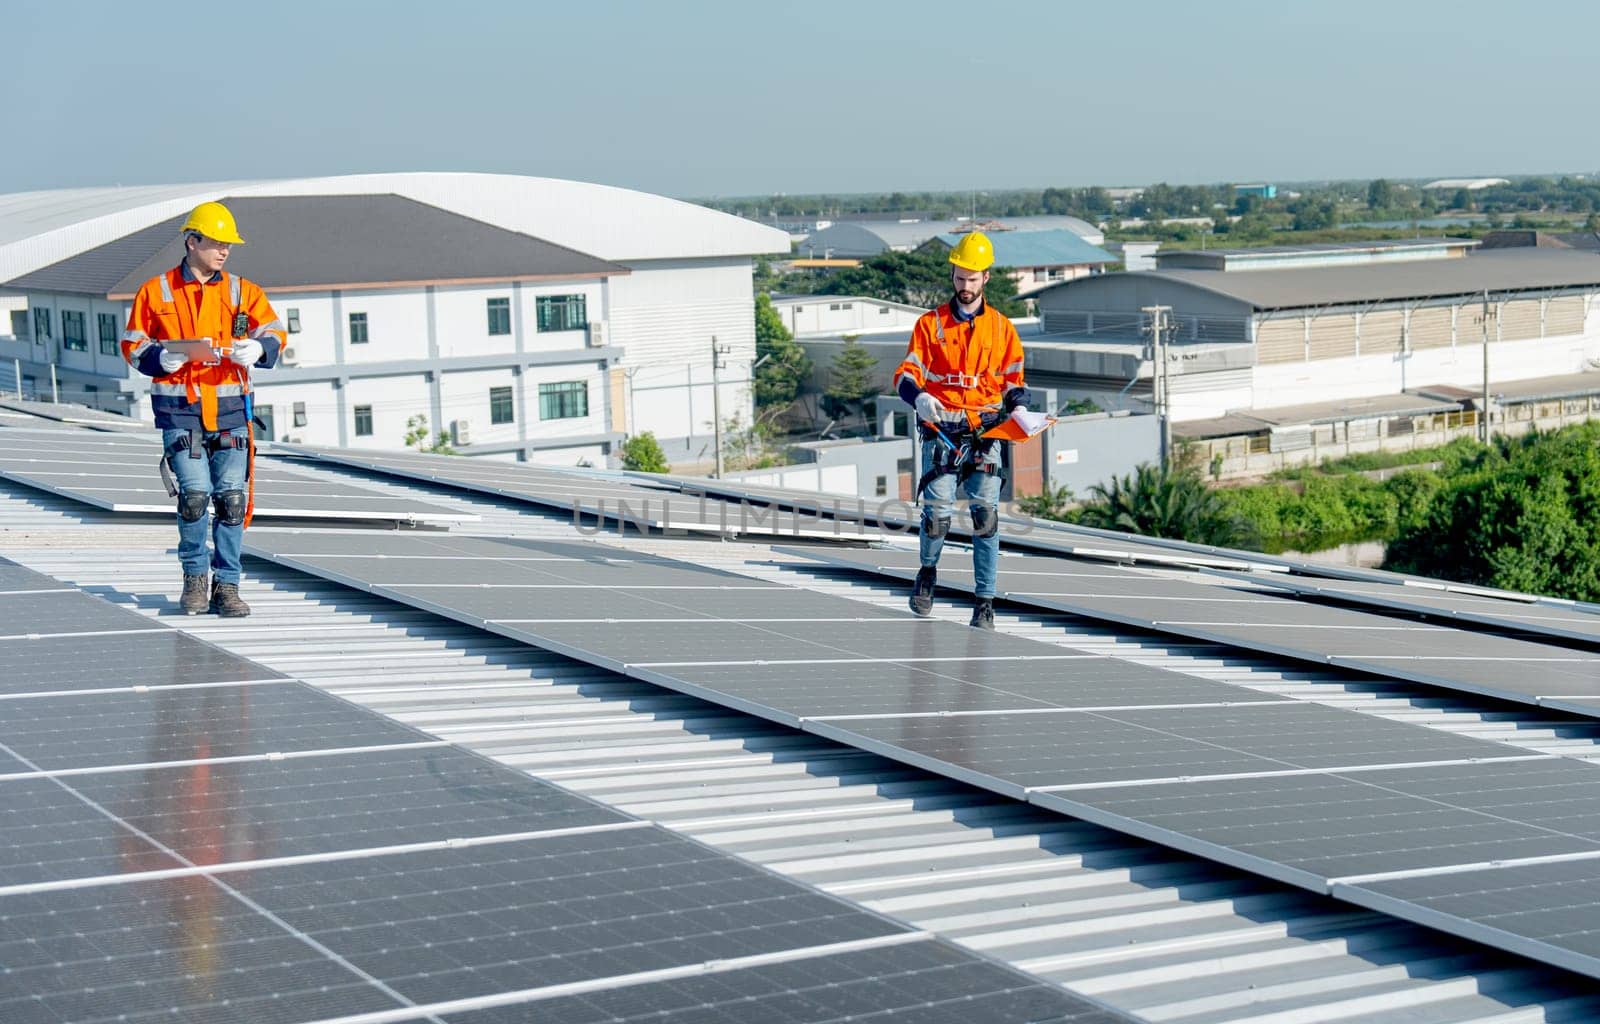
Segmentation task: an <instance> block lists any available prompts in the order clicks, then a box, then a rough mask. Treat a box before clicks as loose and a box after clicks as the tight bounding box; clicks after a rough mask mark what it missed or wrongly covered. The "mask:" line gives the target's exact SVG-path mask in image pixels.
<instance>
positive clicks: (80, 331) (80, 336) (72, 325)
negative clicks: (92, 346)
mask: <svg viewBox="0 0 1600 1024" xmlns="http://www.w3.org/2000/svg"><path fill="white" fill-rule="evenodd" d="M61 347H62V348H64V349H66V350H67V351H68V352H87V351H89V334H88V332H87V331H85V330H84V327H83V314H82V313H79V312H77V311H75V310H70V309H64V310H62V311H61Z"/></svg>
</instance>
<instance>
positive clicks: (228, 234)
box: [183, 203, 244, 245]
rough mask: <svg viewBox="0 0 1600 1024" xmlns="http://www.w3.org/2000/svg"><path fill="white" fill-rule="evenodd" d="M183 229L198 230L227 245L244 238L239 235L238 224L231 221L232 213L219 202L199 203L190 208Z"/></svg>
mask: <svg viewBox="0 0 1600 1024" xmlns="http://www.w3.org/2000/svg"><path fill="white" fill-rule="evenodd" d="M183 231H184V232H185V233H187V232H190V231H198V232H200V233H201V234H202V235H205V236H206V237H207V238H211V239H215V240H216V241H218V242H227V243H228V244H229V245H243V244H244V239H242V238H240V237H239V225H237V224H235V223H234V222H233V213H232V212H231V211H230V210H229V209H228V208H227V207H226V206H223V205H222V204H221V203H201V204H200V205H199V206H196V207H195V208H194V209H192V210H190V211H189V219H188V220H186V221H184V222H183Z"/></svg>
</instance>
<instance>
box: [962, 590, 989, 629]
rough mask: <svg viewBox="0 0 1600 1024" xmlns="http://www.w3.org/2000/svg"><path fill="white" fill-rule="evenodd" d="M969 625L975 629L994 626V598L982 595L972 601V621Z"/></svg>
mask: <svg viewBox="0 0 1600 1024" xmlns="http://www.w3.org/2000/svg"><path fill="white" fill-rule="evenodd" d="M967 625H969V626H971V627H973V628H974V629H993V628H994V598H992V597H980V598H978V599H977V600H976V601H974V602H973V603H972V621H971V622H969V623H967Z"/></svg>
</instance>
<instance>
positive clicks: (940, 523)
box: [922, 511, 950, 537]
mask: <svg viewBox="0 0 1600 1024" xmlns="http://www.w3.org/2000/svg"><path fill="white" fill-rule="evenodd" d="M922 532H923V534H924V535H925V536H928V537H943V536H944V535H945V534H947V533H949V532H950V520H948V519H946V518H944V517H943V516H936V515H934V514H933V513H932V512H928V511H924V512H923V513H922Z"/></svg>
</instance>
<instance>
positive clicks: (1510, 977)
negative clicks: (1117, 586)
mask: <svg viewBox="0 0 1600 1024" xmlns="http://www.w3.org/2000/svg"><path fill="white" fill-rule="evenodd" d="M316 471H318V472H326V473H329V474H330V475H332V476H352V475H360V474H351V473H347V472H345V471H334V470H327V469H320V468H319V469H317V470H316ZM363 479H367V478H366V477H363ZM383 486H386V487H389V488H392V489H393V490H394V491H395V492H397V493H413V494H417V495H431V494H437V493H438V489H436V488H432V487H423V486H411V485H407V484H398V483H393V482H390V483H387V484H384V485H383ZM454 498H455V500H457V501H458V502H460V503H461V504H464V505H470V506H471V507H472V510H473V511H477V512H480V513H483V514H485V517H486V518H485V522H484V523H482V524H479V525H478V526H477V527H476V528H475V529H473V530H472V531H471V532H496V533H502V534H513V535H525V536H527V535H531V536H548V537H558V536H559V537H568V538H570V537H572V536H573V529H572V526H571V523H570V520H569V519H567V518H565V517H560V516H556V515H543V514H537V513H532V514H530V513H529V512H527V511H526V510H522V509H517V508H511V507H507V506H502V505H499V504H498V503H496V502H492V501H488V500H480V499H476V498H470V497H467V498H464V497H463V496H461V495H454ZM171 533H172V529H171V527H170V526H130V525H124V523H123V521H121V520H119V519H117V518H116V517H109V516H102V515H98V514H94V513H80V512H79V511H78V510H77V509H75V508H74V507H72V506H71V505H69V504H68V503H66V502H62V501H59V500H57V499H51V498H48V497H42V496H37V495H36V494H34V493H33V492H28V491H27V490H26V489H24V488H19V487H15V486H13V485H9V484H0V549H3V550H4V551H5V553H6V554H7V555H10V556H15V557H17V558H19V560H21V561H23V562H24V563H26V564H29V565H31V566H32V567H34V568H37V569H40V570H42V571H46V572H50V573H52V574H54V575H58V576H60V577H61V578H63V579H67V580H70V581H72V582H75V583H78V584H80V585H85V586H90V587H92V588H93V589H94V590H95V592H96V593H100V594H102V595H104V596H107V597H109V598H111V599H112V600H116V601H119V602H121V603H124V604H126V605H128V606H130V607H137V608H140V609H142V610H144V611H145V612H146V613H147V614H155V612H156V610H157V609H159V608H161V607H163V606H164V605H165V604H166V602H168V601H170V599H171V594H172V591H173V589H174V586H173V581H174V577H175V575H176V571H177V570H176V567H175V566H174V564H173V562H174V559H173V556H172V554H171V552H170V545H171V543H172V540H173V538H172V537H171ZM609 542H611V543H616V544H620V545H622V546H625V547H628V548H637V549H648V550H650V551H653V552H657V553H660V554H666V555H671V556H675V557H680V558H683V557H691V558H694V559H696V560H699V561H702V562H705V563H707V564H716V565H719V566H721V567H725V568H732V569H735V570H736V571H741V572H745V573H749V574H752V575H756V576H760V577H764V578H778V579H782V580H784V581H785V582H788V583H795V584H800V585H804V586H807V587H811V588H814V589H818V590H823V591H827V592H830V593H835V594H841V595H846V596H851V597H855V598H858V599H861V600H866V601H872V602H881V603H887V604H893V605H895V606H898V605H899V603H900V602H901V601H902V600H903V595H901V594H900V593H899V592H898V591H897V590H895V589H894V588H891V587H889V586H887V585H885V584H883V583H880V582H877V581H871V580H865V579H862V578H859V577H855V576H851V575H848V574H839V573H834V572H831V571H829V570H826V569H821V568H814V567H806V568H797V567H795V566H792V565H788V564H784V563H782V562H781V561H774V559H773V556H772V553H771V552H770V551H769V550H768V549H766V548H763V547H760V546H756V545H747V544H734V543H706V542H696V541H690V540H659V539H644V538H639V537H637V536H636V535H634V534H631V533H630V534H627V535H624V536H621V537H615V536H613V537H610V538H609ZM248 570H249V579H248V582H247V586H246V590H247V597H248V598H249V599H250V600H251V601H252V602H253V603H254V605H255V609H256V614H255V615H254V616H252V617H251V618H250V619H246V620H223V619H215V618H210V617H201V618H195V619H175V620H173V621H174V622H175V624H177V625H178V626H179V627H180V628H184V629H186V630H189V631H191V632H194V633H195V634H196V635H199V636H202V637H204V638H206V639H208V640H211V641H213V642H216V643H219V644H221V645H223V646H225V647H227V648H229V649H231V650H234V651H236V652H238V653H240V654H243V655H246V656H249V657H253V658H256V659H258V660H260V661H262V662H264V663H266V664H269V665H271V666H272V667H275V668H278V669H280V670H282V671H285V672H289V673H291V674H293V675H296V676H299V677H300V678H303V679H305V680H306V681H308V682H310V683H312V684H313V685H317V686H321V687H323V688H325V689H327V690H329V691H330V692H333V693H336V694H339V695H341V696H343V697H346V698H348V699H351V700H354V701H357V702H359V703H362V704H365V705H367V706H370V707H373V708H375V709H377V710H379V711H382V712H384V713H387V714H390V715H392V716H394V717H396V718H399V719H401V720H404V721H407V722H409V723H411V724H413V725H415V726H417V727H419V728H422V729H424V730H425V731H428V732H431V733H433V734H435V735H438V736H441V737H443V738H446V739H450V740H452V741H454V742H457V743H460V744H462V745H465V746H469V747H472V748H474V749H477V750H480V751H482V752H484V753H486V754H488V755H489V756H492V757H495V758H497V759H499V760H501V761H503V762H505V763H507V764H511V765H514V766H517V767H520V768H522V769H523V770H526V771H530V772H532V773H534V774H536V775H539V776H541V777H546V778H550V779H553V780H556V781H559V782H560V783H562V784H563V785H566V786H569V787H571V788H573V789H575V790H578V791H580V792H583V793H585V794H587V795H590V796H593V797H596V798H598V799H601V800H603V801H606V802H608V803H611V804H613V805H615V806H618V807H622V808H625V809H627V810H630V811H632V812H634V813H637V814H641V815H643V816H645V817H648V818H650V819H652V820H655V821H659V822H661V823H662V824H664V825H666V826H667V827H670V828H675V829H678V830H680V831H682V832H685V833H687V834H689V835H692V836H695V837H697V838H700V839H702V840H704V841H706V842H709V843H711V844H713V845H715V846H718V847H720V848H722V849H724V850H727V851H730V852H733V853H735V854H738V855H740V856H744V857H747V858H749V859H751V860H752V861H756V862H758V863H762V864H765V865H767V866H769V867H772V868H774V869H776V870H779V871H781V872H784V873H786V874H789V875H791V876H793V877H796V878H799V879H802V880H805V881H808V882H810V883H812V884H815V885H818V886H820V887H822V888H825V889H828V890H829V891H832V892H834V893H837V894H839V895H842V896H845V897H847V898H850V899H853V900H856V901H858V902H860V903H862V904H864V905H866V906H869V907H873V908H875V909H878V910H880V911H882V912H885V913H888V914H891V915H894V916H896V917H899V918H902V919H903V920H906V921H909V922H913V923H916V924H918V925H919V926H921V927H926V928H930V929H932V930H935V931H938V932H939V933H940V934H943V935H946V936H948V937H950V938H952V939H954V940H955V941H958V942H962V943H965V944H967V945H969V946H971V947H973V948H976V949H980V950H983V951H985V952H987V953H989V954H990V955H994V956H998V957H1000V958H1002V959H1005V960H1008V961H1010V962H1012V963H1015V964H1017V965H1019V966H1022V967H1023V968H1024V969H1027V970H1030V971H1032V972H1033V973H1035V974H1038V975H1040V976H1042V977H1046V978H1050V979H1053V980H1055V981H1057V982H1060V983H1062V984H1064V985H1066V986H1068V987H1069V988H1072V989H1074V990H1077V991H1081V992H1084V993H1088V994H1093V995H1096V996H1097V997H1099V998H1101V999H1104V1000H1106V1001H1108V1002H1110V1003H1112V1004H1114V1005H1116V1006H1118V1007H1121V1008H1124V1009H1127V1010H1129V1011H1131V1012H1134V1013H1136V1014H1137V1015H1139V1016H1140V1017H1142V1018H1143V1019H1145V1020H1149V1021H1163V1022H1177V1024H1202V1022H1207V1024H1220V1022H1238V1024H1242V1022H1256V1024H1266V1022H1277V1024H1290V1022H1294V1024H1298V1022H1314V1021H1355V1020H1360V1021H1370V1022H1378V1024H1401V1022H1408V1024H1435V1022H1436V1024H1445V1022H1456V1024H1466V1022H1477V1024H1489V1022H1498V1024H1509V1022H1513V1021H1581V1020H1591V1019H1594V1018H1595V1016H1596V1015H1597V1014H1600V988H1597V987H1596V986H1595V984H1594V983H1593V982H1590V981H1587V980H1585V979H1579V978H1575V977H1574V976H1572V975H1569V974H1567V973H1565V972H1562V971H1559V970H1555V969H1552V968H1548V967H1545V966H1543V965H1540V964H1535V963H1531V962H1528V961H1523V960H1519V959H1517V958H1515V957H1512V956H1509V955H1506V954H1502V953H1498V952H1496V951H1492V950H1486V949H1483V948H1481V947H1476V946H1473V945H1471V944H1468V943H1464V942H1460V941H1457V940H1453V939H1449V938H1446V937H1443V936H1440V935H1438V934H1436V933H1432V932H1429V931H1427V930H1425V929H1420V928H1416V927H1413V926H1410V925H1405V924H1401V923H1398V922H1396V921H1394V920H1392V919H1389V918H1386V917H1383V916H1382V915H1379V914H1373V913H1369V912H1364V911H1360V910H1357V909H1354V908H1351V907H1349V906H1347V905H1343V904H1339V903H1336V902H1333V901H1331V900H1327V899H1323V898H1320V897H1315V896H1312V895H1310V894H1307V893H1304V892H1301V891H1299V890H1294V889H1290V888H1288V887H1286V886H1282V885H1278V884H1276V883H1272V882H1268V881H1264V880H1261V879H1257V878H1254V877H1251V876H1246V875H1243V874H1241V873H1239V872H1235V871H1232V870H1229V869H1225V868H1221V867H1218V866H1216V865H1214V864H1211V863H1209V862H1207V861H1204V860H1201V859H1199V858H1194V857H1188V856H1185V855H1182V854H1177V853H1174V852H1172V851H1170V850H1166V849H1164V848H1161V847H1159V846H1155V845H1154V844H1150V843H1145V842H1141V841H1138V840H1133V839H1129V838H1127V837H1125V836H1121V835H1118V834H1115V833H1111V832H1109V831H1106V830H1104V829H1099V828H1096V827H1094V826H1090V825H1087V824H1084V823H1081V822H1075V821H1072V820H1070V819H1067V818H1064V817H1059V816H1053V815H1048V814H1043V813H1041V812H1039V811H1038V810H1036V809H1033V808H1029V807H1026V806H1024V805H1021V804H1018V803H1015V802H1012V801H1007V800H1004V799H1002V798H999V797H996V796H994V795H992V794H989V793H984V792H980V791H977V790H973V789H970V788H968V787H965V786H962V785H959V784H957V783H954V782H951V781H949V780H946V779H943V778H940V777H937V776H932V775H929V774H927V773H924V772H920V771H917V770H914V769H910V768H907V767H905V766H902V765H898V764H895V763H892V762H888V761H884V760H882V759H879V758H876V757H873V756H871V755H868V754H864V753H862V752H860V751H856V750H853V749H850V748H846V747H841V746H837V745H835V744H831V743H828V742H826V741H823V740H820V739H818V738H817V737H814V736H809V735H806V734H803V733H800V732H797V731H793V730H788V729H784V728H781V727H778V726H775V725H772V724H770V723H766V722H762V721H759V720H756V719H754V718H751V717H749V716H745V715H741V714H738V713H735V712H731V711H728V710H727V709H724V708H720V707H716V706H713V705H710V704H706V703H704V702H701V701H696V700H693V699H690V698H687V697H683V696H680V695H676V694H672V693H668V692H666V691H663V690H659V689H656V688H653V687H650V686H647V685H644V684H640V683H638V682H635V681H632V680H628V679H624V678H622V677H619V676H615V675H612V674H610V673H606V672H602V671H599V670H596V669H593V668H590V667H588V666H585V665H581V664H577V663H574V662H571V661H567V660H565V659H562V658H559V657H556V656H553V655H549V654H546V653H544V652H540V651H537V650H535V649H532V648H528V647H525V646H522V645H518V644H514V643H510V642H508V641H505V640H502V639H500V638H497V637H494V636H490V635H487V634H484V633H481V632H478V631H476V630H472V629H470V628H467V627H464V626H460V625H458V624H455V623H451V622H448V621H445V620H442V619H438V618H435V617H433V616H430V615H426V614H424V613H420V612H416V611H413V610H411V609H408V608H403V607H400V606H396V605H393V604H390V603H388V602H385V601H381V600H378V599H374V598H371V597H368V596H366V595H362V594H357V593H354V592H352V591H349V590H346V589H344V588H341V587H337V586H334V585H331V584H328V583H325V582H323V581H321V580H317V579H312V578H309V577H305V576H302V575H300V574H296V573H292V572H288V571H285V570H280V569H277V568H274V567H272V566H266V565H260V564H256V563H252V564H251V565H250V566H249V567H248ZM941 614H946V615H952V616H956V617H961V618H964V617H965V611H964V609H954V610H951V609H945V610H943V611H941ZM998 619H999V625H1000V628H1002V629H1004V630H1007V631H1010V632H1013V633H1017V634H1019V635H1023V636H1029V637H1032V638H1034V639H1038V640H1043V641H1045V642H1055V643H1064V644H1069V645H1071V646H1074V647H1079V648H1085V649H1089V650H1092V651H1094V652H1095V653H1102V654H1107V655H1111V656H1115V657H1123V658H1129V659H1132V660H1137V661H1141V662H1145V663H1150V664H1157V665H1160V666H1162V667H1166V668H1172V669H1177V670H1179V671H1185V672H1190V673H1194V674H1197V675H1200V676H1203V677H1206V678H1218V679H1224V680H1226V681H1228V682H1231V683H1235V684H1237V685H1244V686H1250V687H1253V688H1257V689H1261V690H1264V691H1266V692H1271V693H1275V694H1280V695H1285V696H1291V697H1294V698H1296V699H1302V700H1314V701H1319V702H1324V703H1330V704H1336V705H1338V706H1341V707H1346V708H1350V709H1352V710H1356V711H1361V712H1364V713H1368V714H1374V715H1382V716H1385V717H1393V718H1399V719H1403V720H1406V721H1411V722H1415V723H1417V724H1421V725H1426V726H1429V727H1432V728H1440V729H1448V730H1451V731H1456V732H1468V733H1472V734H1474V735H1482V736H1487V737H1492V738H1496V739H1501V740H1505V741H1508V742H1514V743H1519V744H1522V745H1525V746H1527V747H1528V748H1529V749H1532V750H1538V751H1541V752H1557V753H1565V754H1568V755H1569V756H1581V757H1587V758H1594V757H1600V745H1597V733H1600V728H1597V727H1596V726H1595V725H1594V723H1589V722H1580V721H1575V720H1571V719H1566V718H1564V717H1562V716H1558V715H1549V714H1546V713H1544V712H1541V711H1539V710H1537V709H1530V708H1518V709H1511V710H1505V709H1501V708H1498V707H1496V706H1492V705H1486V704H1484V703H1482V702H1474V701H1471V700H1466V699H1462V698H1460V697H1457V696H1454V695H1443V696H1440V695H1434V694H1423V693H1419V692H1418V688H1415V687H1408V686H1403V685H1399V684H1393V683H1387V682H1383V681H1378V680H1371V679H1364V678H1352V677H1347V676H1343V675H1341V674H1339V673H1338V672H1330V671H1321V670H1316V669H1310V668H1307V667H1305V666H1300V665H1291V664H1288V663H1283V662H1276V661H1273V660H1271V659H1266V658H1257V657H1252V656H1245V655H1241V654H1240V653H1239V652H1237V651H1231V650H1228V649H1224V648H1218V647H1214V646H1211V645H1204V644H1194V643H1188V642H1184V641H1173V640H1170V639H1163V638H1159V637H1154V636H1150V635H1143V634H1138V633H1134V632H1131V631H1126V630H1116V629H1112V628H1109V627H1105V626H1102V625H1098V624H1094V623H1088V622H1085V621H1083V620H1078V619H1073V618H1070V617H1066V616H1038V615H1012V614H1005V613H1002V614H1001V615H999V616H998Z"/></svg>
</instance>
